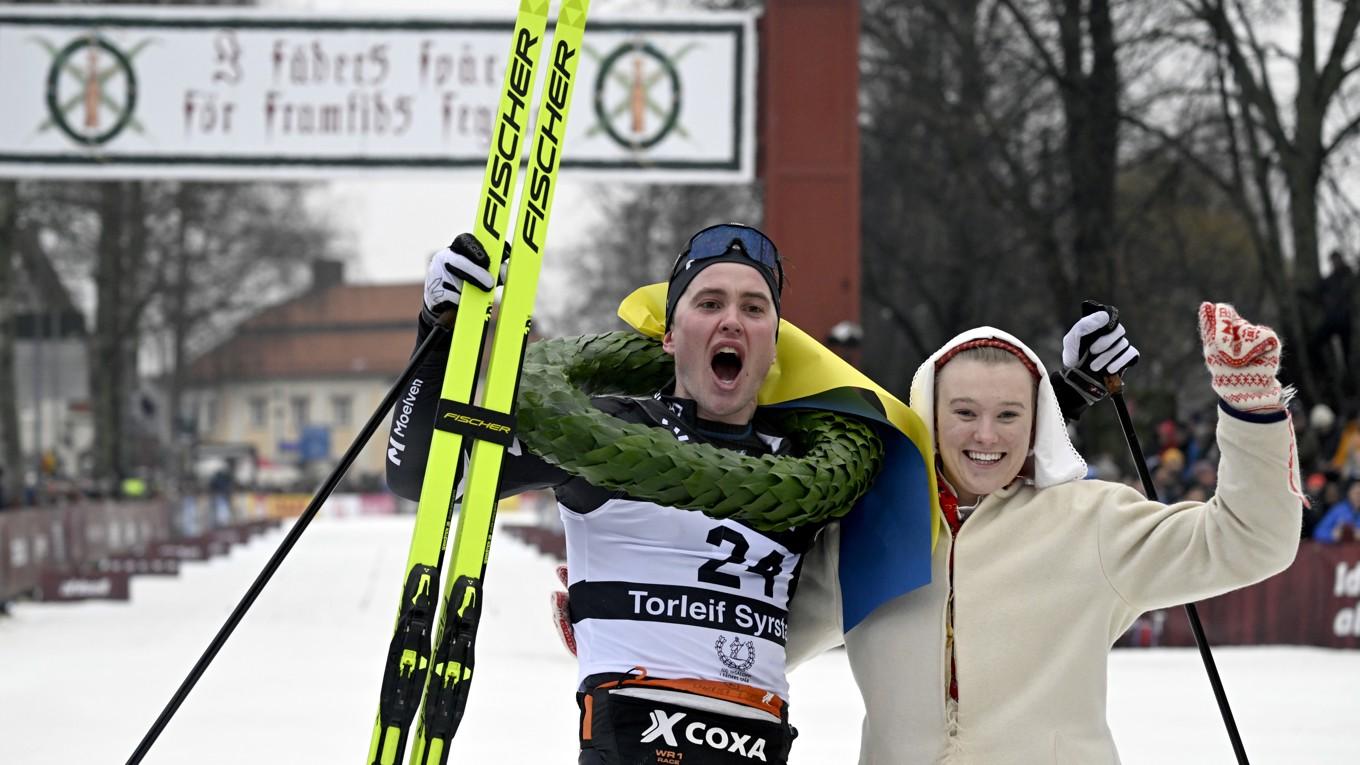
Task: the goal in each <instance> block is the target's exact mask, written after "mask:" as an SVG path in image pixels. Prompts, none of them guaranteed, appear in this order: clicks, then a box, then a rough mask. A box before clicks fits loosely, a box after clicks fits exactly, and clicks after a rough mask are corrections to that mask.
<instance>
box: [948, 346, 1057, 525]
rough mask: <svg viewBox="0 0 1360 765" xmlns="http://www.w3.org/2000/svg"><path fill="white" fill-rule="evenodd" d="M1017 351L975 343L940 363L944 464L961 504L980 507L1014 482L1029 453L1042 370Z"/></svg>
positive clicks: (949, 480)
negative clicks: (1028, 364)
mask: <svg viewBox="0 0 1360 765" xmlns="http://www.w3.org/2000/svg"><path fill="white" fill-rule="evenodd" d="M1018 353H1019V351H1014V352H1012V351H1010V350H1007V349H1004V348H1000V347H997V346H995V345H989V346H975V347H972V348H969V349H966V350H963V351H961V352H960V353H958V354H957V355H955V356H952V357H950V358H948V359H943V361H944V363H943V364H942V365H940V366H939V367H937V369H938V371H937V372H936V376H935V397H936V398H935V412H936V417H937V418H938V420H937V423H936V437H937V439H938V444H937V446H938V449H939V458H940V467H941V472H942V473H943V474H944V478H945V480H946V481H948V482H949V485H950V487H952V488H953V489H954V491H955V493H956V495H957V497H958V500H959V504H960V505H966V506H972V505H975V504H977V501H978V499H979V498H980V497H983V496H986V495H988V494H991V493H992V492H994V491H996V490H997V489H1000V488H1002V487H1003V486H1006V485H1007V484H1009V483H1010V482H1011V481H1013V480H1015V477H1016V476H1018V475H1019V474H1020V470H1021V468H1022V467H1024V464H1025V459H1026V458H1027V457H1028V456H1029V453H1030V445H1031V443H1032V435H1033V431H1034V402H1035V398H1036V395H1037V391H1038V373H1037V372H1035V371H1032V370H1031V369H1030V368H1028V367H1026V366H1025V364H1024V363H1022V362H1021V360H1020V357H1019V356H1017V355H1016V354H1018Z"/></svg>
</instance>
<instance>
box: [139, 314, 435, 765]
mask: <svg viewBox="0 0 1360 765" xmlns="http://www.w3.org/2000/svg"><path fill="white" fill-rule="evenodd" d="M453 317H454V312H453V311H448V312H446V313H444V314H443V315H442V316H440V317H439V321H438V322H437V323H436V324H435V327H434V330H433V331H431V332H430V334H429V336H427V337H426V338H425V342H423V343H421V344H420V347H418V348H416V352H415V353H414V354H412V355H411V361H410V363H408V364H407V365H406V369H405V371H403V372H402V373H401V377H400V378H399V379H398V380H397V382H396V384H394V385H393V386H392V388H391V390H389V391H387V395H386V396H384V397H383V400H382V403H380V404H378V409H377V410H376V411H374V412H373V416H371V417H369V418H368V422H366V423H364V427H363V429H361V430H360V431H359V434H358V435H356V436H355V437H354V441H352V442H351V443H350V445H349V448H348V449H346V450H345V454H344V456H342V457H341V458H340V463H339V464H338V465H336V466H335V470H332V471H331V474H330V475H329V476H326V480H325V482H323V483H322V484H321V488H320V489H318V490H317V492H316V494H315V495H314V496H313V497H312V501H311V502H309V503H308V504H307V508H306V509H305V510H303V511H302V515H300V516H298V519H297V521H295V522H294V523H293V527H292V528H291V529H289V530H288V536H286V537H284V539H283V542H281V543H279V548H278V549H277V550H275V551H274V555H273V556H272V557H270V558H269V562H268V563H265V564H264V568H263V569H262V570H261V571H260V574H259V576H256V577H255V581H254V582H251V584H250V588H249V589H247V590H246V594H245V596H244V597H242V598H241V602H240V603H237V604H236V609H235V610H234V611H232V612H231V616H228V617H227V621H226V623H224V624H223V625H222V628H221V629H219V630H218V631H217V635H215V636H214V637H213V639H212V642H211V643H209V644H208V648H207V650H205V651H204V652H203V655H202V656H200V657H198V662H197V663H195V664H194V667H193V669H191V670H189V675H188V677H185V678H184V682H182V683H180V685H179V689H178V690H176V691H175V695H174V696H172V697H171V698H170V703H168V704H166V705H165V709H163V710H162V711H161V714H160V716H159V717H157V718H156V722H155V723H153V724H152V725H151V729H150V730H148V731H147V732H146V735H145V736H143V737H142V742H141V743H140V744H138V745H137V750H136V751H134V752H133V753H132V756H131V757H129V758H128V761H127V765H137V763H140V762H141V761H142V758H143V757H146V754H147V752H149V751H151V746H152V744H155V743H156V739H157V738H159V737H160V735H161V732H162V731H164V730H165V726H166V725H167V724H168V723H169V722H170V718H171V717H174V716H175V712H176V710H178V709H179V707H180V705H181V704H183V703H184V700H185V699H186V698H188V696H189V692H190V691H192V690H193V689H194V685H196V684H197V683H198V680H199V678H200V677H202V676H203V672H204V671H205V670H207V668H208V665H209V664H211V663H212V660H213V659H214V658H216V657H217V652H218V651H221V650H222V646H223V645H225V644H226V642H227V638H229V637H231V633H232V632H233V631H235V629H236V625H238V624H240V623H241V619H243V618H244V617H245V615H246V612H247V611H249V610H250V607H251V606H252V605H254V603H255V599H256V598H258V597H259V596H260V593H261V592H263V591H264V588H265V585H267V584H269V580H270V578H271V577H273V576H274V572H275V571H276V570H278V568H279V565H280V564H282V563H283V559H284V558H286V557H288V553H289V552H290V551H292V549H293V545H295V544H297V541H298V539H299V538H301V537H302V532H303V531H306V530H307V525H308V524H309V523H311V522H312V519H313V518H315V517H316V514H317V513H318V512H319V511H320V510H321V506H322V505H324V504H326V500H327V499H329V498H330V496H331V492H332V491H334V490H335V487H336V486H337V485H338V484H339V483H340V479H341V478H342V477H344V475H345V471H347V470H349V466H350V465H351V464H353V463H354V460H355V459H356V458H357V457H358V456H359V452H360V451H361V450H362V449H363V448H364V445H365V444H367V443H368V439H369V438H370V437H372V436H373V432H374V431H376V430H377V429H378V426H379V425H381V424H382V423H383V421H384V420H385V419H386V418H387V412H388V411H389V410H390V409H391V408H392V405H393V404H395V403H396V401H397V399H398V398H400V397H401V391H402V389H403V388H405V387H406V385H407V384H408V383H409V382H410V380H411V377H412V376H413V375H414V374H415V372H416V369H417V368H418V367H419V366H420V363H421V362H422V361H424V360H425V357H426V356H428V355H429V353H430V350H431V349H432V348H434V347H435V345H436V344H437V343H438V342H440V339H441V338H444V339H447V337H448V334H449V327H450V326H452V324H453Z"/></svg>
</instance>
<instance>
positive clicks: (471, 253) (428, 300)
mask: <svg viewBox="0 0 1360 765" xmlns="http://www.w3.org/2000/svg"><path fill="white" fill-rule="evenodd" d="M490 265H491V258H489V257H487V254H486V250H484V249H482V245H481V243H480V242H478V241H477V237H475V236H473V235H472V234H459V235H458V237H457V238H456V239H454V240H453V244H451V245H449V246H448V247H445V248H444V249H442V250H440V251H439V252H436V253H435V254H434V255H433V256H431V257H430V267H429V269H428V270H427V271H426V272H425V309H426V310H428V311H429V312H430V314H431V315H433V316H438V315H439V314H441V313H443V312H445V311H447V310H449V309H450V308H453V307H454V306H456V305H458V300H459V298H461V297H462V293H463V285H464V283H466V282H469V281H470V282H472V283H473V284H475V285H477V286H478V287H480V288H481V289H483V290H490V289H491V288H492V287H494V286H496V283H495V282H494V281H493V280H492V279H491V272H490V271H488V270H487V267H488V266H490Z"/></svg>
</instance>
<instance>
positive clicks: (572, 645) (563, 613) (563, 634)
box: [551, 565, 576, 656]
mask: <svg viewBox="0 0 1360 765" xmlns="http://www.w3.org/2000/svg"><path fill="white" fill-rule="evenodd" d="M557 580H558V581H560V582H561V583H562V586H563V587H566V586H567V567H566V566H561V565H559V566H558V567H557ZM551 597H552V616H553V627H555V628H556V629H557V637H558V638H560V639H561V640H562V645H563V646H564V647H565V648H566V649H567V650H568V651H570V652H571V655H572V656H575V655H576V630H574V629H572V627H571V601H570V600H568V598H567V593H565V592H563V591H561V590H554V591H553V592H552V596H551Z"/></svg>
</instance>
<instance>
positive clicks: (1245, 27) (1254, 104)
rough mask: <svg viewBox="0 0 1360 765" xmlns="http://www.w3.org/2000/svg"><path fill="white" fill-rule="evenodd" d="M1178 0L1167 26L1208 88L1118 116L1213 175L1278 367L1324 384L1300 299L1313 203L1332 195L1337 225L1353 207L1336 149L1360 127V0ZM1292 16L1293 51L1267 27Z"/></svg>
mask: <svg viewBox="0 0 1360 765" xmlns="http://www.w3.org/2000/svg"><path fill="white" fill-rule="evenodd" d="M1179 7H1180V9H1181V11H1182V12H1183V13H1184V21H1185V23H1181V24H1176V25H1173V27H1172V31H1171V32H1170V33H1169V35H1168V36H1171V37H1175V38H1177V39H1178V41H1179V43H1180V44H1181V47H1182V49H1183V50H1184V51H1186V52H1187V53H1190V54H1198V56H1199V69H1198V70H1197V71H1196V72H1195V75H1202V76H1204V78H1205V79H1206V80H1207V81H1208V82H1210V83H1211V87H1209V88H1206V89H1205V90H1204V91H1203V92H1200V93H1191V94H1187V97H1186V98H1183V99H1182V100H1181V101H1180V104H1181V108H1180V109H1178V110H1175V111H1173V112H1171V114H1172V115H1174V116H1173V117H1171V118H1170V119H1162V120H1158V119H1157V118H1156V117H1155V116H1154V115H1149V114H1127V115H1126V118H1127V119H1128V120H1129V122H1130V123H1131V124H1133V125H1134V126H1136V127H1137V128H1138V129H1139V130H1140V131H1142V132H1143V133H1146V134H1148V135H1151V136H1155V137H1156V138H1157V139H1159V140H1161V141H1162V142H1164V143H1165V144H1166V145H1167V146H1169V147H1171V148H1172V149H1174V150H1175V151H1176V152H1177V154H1178V155H1179V156H1180V157H1181V158H1182V159H1183V160H1184V161H1186V162H1188V163H1189V164H1191V165H1192V166H1193V167H1194V168H1195V170H1196V172H1198V173H1201V174H1202V175H1203V176H1204V177H1205V178H1207V179H1209V180H1211V181H1212V182H1213V183H1214V184H1215V185H1216V186H1217V187H1218V188H1219V189H1220V190H1221V191H1222V193H1223V194H1224V195H1225V198H1226V199H1227V200H1229V201H1230V202H1231V204H1232V206H1233V208H1234V209H1235V210H1236V212H1237V214H1238V215H1239V216H1240V217H1241V219H1242V220H1243V221H1245V223H1246V226H1247V230H1248V232H1249V234H1250V240H1249V241H1250V245H1251V247H1250V249H1251V250H1252V251H1253V252H1255V254H1256V260H1257V262H1258V263H1259V264H1260V273H1261V275H1262V279H1263V282H1264V285H1265V287H1266V289H1267V291H1268V295H1269V297H1270V299H1271V301H1272V302H1273V303H1274V304H1275V305H1276V306H1277V307H1278V310H1279V319H1280V321H1281V326H1282V328H1283V330H1284V332H1285V336H1286V338H1287V339H1288V341H1289V344H1290V345H1291V347H1292V351H1291V354H1290V355H1291V356H1292V357H1293V359H1295V360H1296V361H1294V363H1290V361H1291V360H1290V359H1287V360H1286V365H1287V371H1288V373H1289V374H1290V375H1291V376H1292V377H1293V378H1294V380H1295V382H1296V383H1298V384H1299V385H1300V386H1301V387H1302V388H1303V390H1304V391H1305V393H1306V394H1308V395H1309V396H1310V397H1312V398H1317V397H1318V396H1322V395H1326V394H1327V393H1329V392H1330V391H1327V390H1325V389H1324V388H1323V387H1322V386H1320V382H1321V381H1320V380H1319V378H1318V374H1317V373H1318V372H1319V371H1320V370H1321V366H1320V365H1319V364H1317V363H1316V362H1317V360H1316V359H1311V358H1310V350H1311V349H1310V347H1309V345H1310V344H1309V342H1308V340H1309V335H1310V326H1309V318H1310V317H1309V315H1308V314H1309V312H1308V310H1307V305H1306V303H1307V302H1308V301H1309V300H1310V299H1312V298H1313V297H1315V293H1316V290H1317V289H1318V284H1319V277H1320V261H1321V258H1320V254H1321V250H1320V233H1321V229H1322V224H1323V222H1324V221H1323V220H1322V216H1323V215H1324V214H1325V210H1326V209H1327V207H1326V205H1324V204H1323V203H1324V202H1325V201H1327V200H1328V199H1330V200H1331V201H1332V202H1333V204H1332V208H1333V209H1334V210H1335V211H1336V212H1335V213H1334V215H1335V216H1338V217H1340V218H1342V219H1344V220H1340V221H1333V222H1332V223H1333V225H1335V226H1336V227H1338V228H1339V229H1341V230H1345V220H1348V219H1353V218H1354V217H1355V214H1356V207H1355V205H1354V204H1353V203H1352V202H1351V200H1349V199H1348V198H1347V196H1346V193H1345V191H1344V190H1343V189H1342V188H1341V186H1340V184H1338V183H1336V182H1335V178H1336V174H1337V173H1338V172H1339V171H1340V169H1341V167H1344V163H1345V161H1346V160H1344V159H1342V160H1340V163H1341V164H1340V165H1339V163H1338V158H1339V157H1341V156H1342V155H1343V154H1344V152H1345V150H1346V149H1347V148H1348V147H1349V146H1350V145H1351V144H1352V143H1353V139H1354V138H1355V136H1356V133H1357V131H1360V108H1357V107H1356V106H1355V105H1354V98H1353V96H1355V95H1356V93H1355V87H1354V83H1353V77H1352V75H1353V74H1354V72H1355V71H1356V69H1357V68H1360V55H1357V54H1355V53H1354V52H1353V42H1354V40H1355V36H1356V30H1357V26H1360V1H1357V0H1343V1H1341V2H1336V3H1329V4H1327V6H1326V8H1325V12H1324V13H1322V14H1319V12H1318V8H1317V3H1316V2H1315V0H1291V1H1290V2H1264V1H1253V0H1182V2H1181V3H1180V4H1179ZM1291 21H1292V22H1293V23H1294V25H1295V29H1296V31H1297V37H1296V40H1297V45H1296V47H1295V48H1294V49H1293V50H1290V49H1288V47H1287V45H1286V44H1282V43H1280V42H1278V41H1274V40H1272V39H1271V37H1270V34H1272V33H1275V32H1278V31H1279V30H1280V29H1283V28H1284V25H1286V24H1287V23H1289V22H1291ZM1196 27H1198V28H1199V29H1203V30H1205V31H1207V32H1209V35H1208V37H1207V38H1206V37H1204V36H1203V35H1199V34H1195V31H1194V30H1195V28H1196ZM1327 38H1330V40H1329V43H1328V44H1327V46H1326V47H1325V50H1320V49H1319V47H1318V41H1319V40H1320V39H1327ZM1285 72H1288V73H1291V74H1292V75H1293V83H1292V84H1293V85H1294V87H1295V91H1294V96H1293V99H1292V101H1289V100H1285V99H1282V98H1281V97H1279V96H1278V95H1277V94H1278V93H1279V92H1280V91H1281V90H1282V88H1285V87H1287V86H1288V84H1289V83H1287V82H1284V79H1285V77H1284V75H1283V73H1285ZM1192 76H1194V75H1192ZM1348 363H1351V364H1354V363H1355V360H1354V359H1351V360H1349V361H1348Z"/></svg>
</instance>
